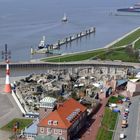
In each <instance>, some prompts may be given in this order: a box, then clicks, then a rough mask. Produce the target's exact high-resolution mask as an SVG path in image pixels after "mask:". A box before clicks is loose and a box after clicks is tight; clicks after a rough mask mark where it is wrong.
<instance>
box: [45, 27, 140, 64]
mask: <svg viewBox="0 0 140 140" xmlns="http://www.w3.org/2000/svg"><path fill="white" fill-rule="evenodd" d="M139 36H140V29H138V30H137V31H135V32H134V33H132V34H130V35H128V36H126V37H125V38H123V39H122V40H120V41H118V42H117V43H115V44H114V45H112V46H110V47H109V48H103V49H99V50H94V51H88V52H84V53H76V54H68V55H64V56H62V55H61V56H58V57H52V58H45V59H42V61H48V62H72V61H82V60H87V59H98V58H99V59H102V60H122V61H124V62H139V60H138V59H137V58H136V57H135V56H136V55H135V54H134V55H130V54H128V53H129V52H126V50H125V48H116V47H119V46H124V45H128V44H130V43H132V42H133V41H135V40H136V39H137V38H138V37H139ZM135 48H136V49H139V48H140V40H139V41H137V42H136V44H135Z"/></svg>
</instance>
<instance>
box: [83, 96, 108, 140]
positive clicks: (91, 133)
mask: <svg viewBox="0 0 140 140" xmlns="http://www.w3.org/2000/svg"><path fill="white" fill-rule="evenodd" d="M107 102H108V98H106V99H103V100H102V101H101V104H102V106H101V108H100V109H99V111H98V112H97V113H96V115H94V116H93V117H92V120H94V119H95V120H94V121H93V123H92V124H91V126H90V127H89V128H88V130H87V131H86V132H85V133H84V134H83V136H82V138H81V140H96V136H97V133H98V130H99V128H100V125H101V120H102V116H103V114H104V110H105V105H106V103H107Z"/></svg>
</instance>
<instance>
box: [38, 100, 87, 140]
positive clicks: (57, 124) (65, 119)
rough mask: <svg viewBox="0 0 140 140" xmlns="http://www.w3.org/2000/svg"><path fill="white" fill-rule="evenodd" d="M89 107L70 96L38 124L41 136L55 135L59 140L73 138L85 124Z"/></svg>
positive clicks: (70, 139)
mask: <svg viewBox="0 0 140 140" xmlns="http://www.w3.org/2000/svg"><path fill="white" fill-rule="evenodd" d="M86 119H87V108H86V107H85V106H83V105H81V104H80V103H79V102H77V101H76V100H74V99H72V98H70V99H68V100H67V101H65V102H64V103H63V104H61V105H59V106H58V107H57V108H56V109H55V110H53V111H52V112H51V113H50V114H49V115H48V116H46V117H45V118H43V119H42V120H40V122H39V124H38V130H37V131H38V135H39V136H44V137H45V136H53V137H54V138H56V139H57V140H72V138H73V137H74V135H76V134H77V133H78V132H79V130H80V129H81V128H82V127H83V126H84V125H85V122H86Z"/></svg>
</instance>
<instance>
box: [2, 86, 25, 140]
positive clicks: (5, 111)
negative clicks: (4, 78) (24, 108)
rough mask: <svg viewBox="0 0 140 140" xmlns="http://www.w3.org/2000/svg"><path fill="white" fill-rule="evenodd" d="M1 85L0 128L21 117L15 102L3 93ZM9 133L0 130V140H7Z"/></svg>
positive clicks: (9, 95)
mask: <svg viewBox="0 0 140 140" xmlns="http://www.w3.org/2000/svg"><path fill="white" fill-rule="evenodd" d="M3 88H4V86H3V85H0V128H1V127H2V126H3V125H5V124H7V123H8V122H9V121H11V120H12V119H14V118H19V117H22V113H21V111H20V110H19V108H18V106H17V104H16V102H15V100H14V99H13V97H12V95H11V94H6V93H4V92H3ZM9 136H11V133H9V132H5V131H1V130H0V140H8V138H9Z"/></svg>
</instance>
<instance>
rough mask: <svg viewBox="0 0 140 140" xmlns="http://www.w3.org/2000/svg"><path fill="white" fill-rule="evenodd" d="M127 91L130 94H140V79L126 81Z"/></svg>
mask: <svg viewBox="0 0 140 140" xmlns="http://www.w3.org/2000/svg"><path fill="white" fill-rule="evenodd" d="M127 92H129V93H130V96H136V95H140V79H131V80H129V81H128V83H127Z"/></svg>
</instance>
